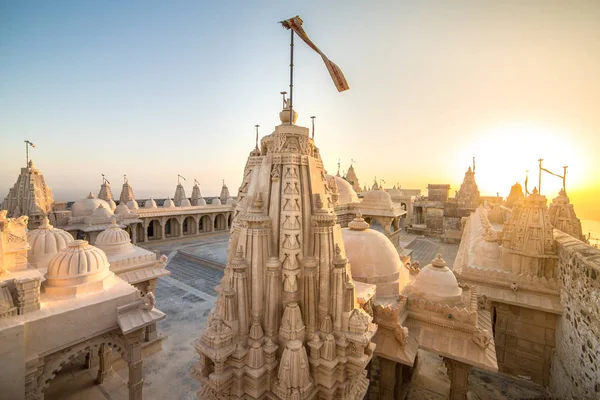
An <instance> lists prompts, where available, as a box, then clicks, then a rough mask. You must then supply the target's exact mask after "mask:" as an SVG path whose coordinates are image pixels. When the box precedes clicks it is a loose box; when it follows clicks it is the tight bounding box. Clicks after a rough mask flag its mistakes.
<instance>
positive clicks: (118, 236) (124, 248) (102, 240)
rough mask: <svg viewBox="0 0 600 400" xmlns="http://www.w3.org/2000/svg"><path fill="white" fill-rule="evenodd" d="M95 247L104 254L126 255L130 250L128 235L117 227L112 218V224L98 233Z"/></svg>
mask: <svg viewBox="0 0 600 400" xmlns="http://www.w3.org/2000/svg"><path fill="white" fill-rule="evenodd" d="M95 245H96V246H97V247H98V248H99V249H101V250H103V251H104V252H105V253H106V254H117V253H126V252H128V251H130V250H131V249H132V244H131V238H130V237H129V234H128V233H127V232H126V231H125V230H123V229H121V227H120V226H119V225H117V221H116V220H115V219H114V218H113V220H112V224H111V225H110V226H109V227H108V228H107V229H106V230H104V231H102V232H100V234H99V235H98V237H97V238H96V243H95Z"/></svg>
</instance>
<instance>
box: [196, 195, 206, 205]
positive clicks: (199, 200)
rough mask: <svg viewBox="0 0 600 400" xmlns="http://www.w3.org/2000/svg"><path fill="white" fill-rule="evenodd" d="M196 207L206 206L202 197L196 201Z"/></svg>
mask: <svg viewBox="0 0 600 400" xmlns="http://www.w3.org/2000/svg"><path fill="white" fill-rule="evenodd" d="M196 205H197V206H205V205H206V200H204V197H200V198H199V199H198V200H197V201H196Z"/></svg>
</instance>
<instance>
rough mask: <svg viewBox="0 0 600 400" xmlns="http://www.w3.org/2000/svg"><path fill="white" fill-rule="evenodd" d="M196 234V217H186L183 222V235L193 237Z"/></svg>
mask: <svg viewBox="0 0 600 400" xmlns="http://www.w3.org/2000/svg"><path fill="white" fill-rule="evenodd" d="M195 233H196V220H195V219H194V217H191V216H190V217H186V218H185V219H184V220H183V234H184V235H193V234H195Z"/></svg>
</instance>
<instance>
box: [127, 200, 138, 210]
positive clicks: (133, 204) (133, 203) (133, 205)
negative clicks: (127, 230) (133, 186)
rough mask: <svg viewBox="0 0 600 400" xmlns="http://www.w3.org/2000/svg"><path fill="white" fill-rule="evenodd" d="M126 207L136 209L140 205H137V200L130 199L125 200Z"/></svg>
mask: <svg viewBox="0 0 600 400" xmlns="http://www.w3.org/2000/svg"><path fill="white" fill-rule="evenodd" d="M127 208H129V209H130V210H137V209H138V208H140V206H139V205H138V202H137V201H135V200H133V199H132V200H129V201H128V202H127Z"/></svg>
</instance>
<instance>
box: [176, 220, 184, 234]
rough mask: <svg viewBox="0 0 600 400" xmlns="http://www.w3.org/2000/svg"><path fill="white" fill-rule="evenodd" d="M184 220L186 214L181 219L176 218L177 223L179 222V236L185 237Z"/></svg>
mask: <svg viewBox="0 0 600 400" xmlns="http://www.w3.org/2000/svg"><path fill="white" fill-rule="evenodd" d="M184 220H185V215H184V216H183V218H181V219H180V220H179V219H176V221H177V223H178V224H179V237H183V221H184Z"/></svg>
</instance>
